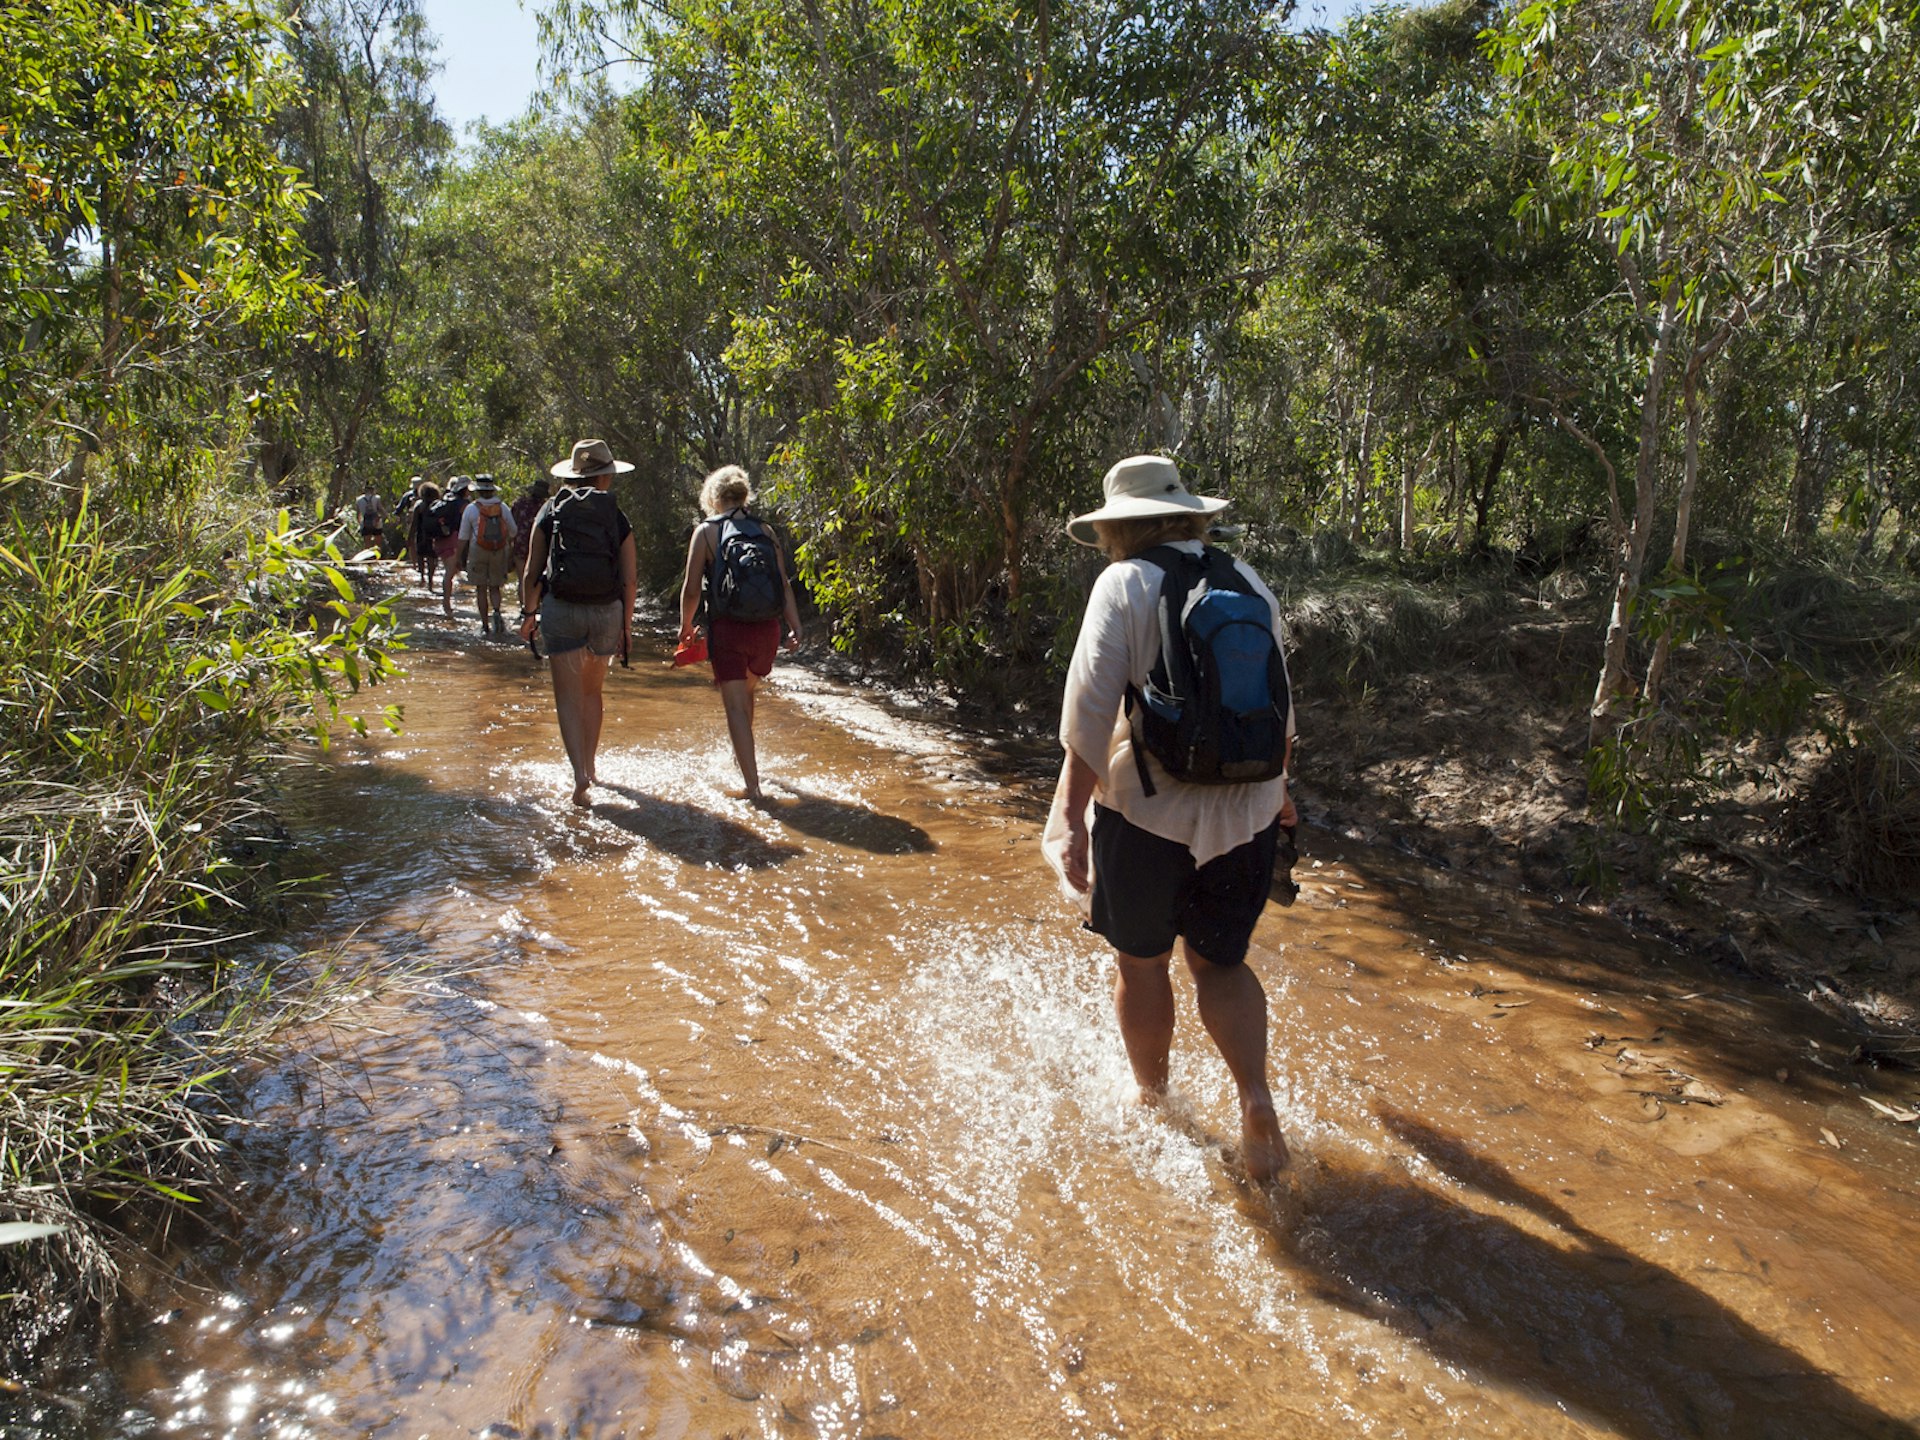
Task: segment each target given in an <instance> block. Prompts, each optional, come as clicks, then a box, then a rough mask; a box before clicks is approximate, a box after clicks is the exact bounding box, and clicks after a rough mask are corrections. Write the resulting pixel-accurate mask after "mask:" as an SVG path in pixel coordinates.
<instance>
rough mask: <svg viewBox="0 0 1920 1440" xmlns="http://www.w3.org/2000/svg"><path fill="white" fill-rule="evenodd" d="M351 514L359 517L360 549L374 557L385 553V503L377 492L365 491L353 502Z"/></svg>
mask: <svg viewBox="0 0 1920 1440" xmlns="http://www.w3.org/2000/svg"><path fill="white" fill-rule="evenodd" d="M353 513H354V514H356V515H358V516H359V517H360V548H361V549H362V550H371V551H373V552H374V554H376V555H382V556H384V554H385V553H386V525H387V502H386V498H385V497H384V496H382V495H381V494H380V493H379V492H378V491H377V490H366V491H363V492H362V493H361V495H360V498H359V499H357V500H355V501H354V502H353Z"/></svg>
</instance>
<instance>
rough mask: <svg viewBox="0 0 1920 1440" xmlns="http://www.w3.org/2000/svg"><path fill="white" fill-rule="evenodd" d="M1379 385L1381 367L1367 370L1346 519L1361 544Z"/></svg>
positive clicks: (1351, 534) (1349, 532)
mask: <svg viewBox="0 0 1920 1440" xmlns="http://www.w3.org/2000/svg"><path fill="white" fill-rule="evenodd" d="M1379 388H1380V371H1379V368H1378V367H1377V366H1376V367H1374V368H1373V369H1370V370H1368V371H1367V399H1366V404H1365V407H1364V408H1363V409H1362V410H1361V412H1360V453H1359V454H1358V456H1356V457H1355V460H1354V466H1353V494H1352V500H1353V510H1352V512H1351V514H1350V515H1349V517H1348V521H1347V537H1348V538H1349V539H1350V540H1352V541H1353V543H1354V544H1356V545H1359V544H1361V543H1362V542H1363V541H1364V540H1365V539H1366V529H1367V487H1368V485H1369V484H1371V483H1372V480H1373V420H1374V408H1375V407H1374V399H1375V398H1376V393H1377V392H1378V390H1379Z"/></svg>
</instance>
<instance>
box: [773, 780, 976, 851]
mask: <svg viewBox="0 0 1920 1440" xmlns="http://www.w3.org/2000/svg"><path fill="white" fill-rule="evenodd" d="M783 788H784V789H785V790H787V792H788V793H789V794H791V795H792V796H793V798H792V799H791V800H772V801H770V802H769V803H768V805H767V807H766V810H767V813H768V814H769V815H771V816H773V818H774V819H776V820H778V821H779V822H780V823H781V824H782V825H785V826H786V827H787V828H788V829H790V830H798V831H799V832H800V833H801V834H802V835H811V836H812V837H813V838H814V839H816V840H826V841H828V842H830V843H832V844H835V845H849V846H852V847H853V848H854V849H856V850H867V851H870V852H872V853H873V854H875V855H930V854H932V853H933V852H934V851H936V850H938V849H939V848H940V847H939V846H938V845H936V844H935V843H934V840H933V837H932V836H931V835H929V834H927V832H926V831H924V830H922V829H921V828H920V827H919V826H918V825H915V824H914V823H913V822H912V821H910V820H902V819H900V818H899V817H898V816H895V815H882V814H881V813H880V812H879V811H877V810H871V809H868V808H867V807H866V806H865V805H854V804H850V803H849V802H847V801H844V800H833V799H829V798H828V797H827V796H825V795H815V794H812V793H810V792H808V791H805V790H797V789H794V788H793V787H792V786H784V787H783Z"/></svg>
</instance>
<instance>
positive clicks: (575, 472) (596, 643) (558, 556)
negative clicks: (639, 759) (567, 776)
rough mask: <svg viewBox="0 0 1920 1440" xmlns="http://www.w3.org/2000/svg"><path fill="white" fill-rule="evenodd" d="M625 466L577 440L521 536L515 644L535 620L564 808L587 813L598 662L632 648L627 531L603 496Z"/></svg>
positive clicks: (603, 672)
mask: <svg viewBox="0 0 1920 1440" xmlns="http://www.w3.org/2000/svg"><path fill="white" fill-rule="evenodd" d="M631 469H633V466H632V465H630V464H628V463H627V462H626V461H625V460H616V459H614V458H613V450H612V449H611V448H610V447H609V446H608V444H607V442H606V441H604V440H582V441H580V442H578V443H577V444H576V445H575V446H574V447H573V454H572V455H571V456H570V457H569V458H568V459H565V460H562V461H561V462H560V463H559V464H557V465H555V466H554V467H553V477H554V478H555V479H556V480H558V481H560V482H561V484H560V489H559V490H558V492H556V493H555V495H554V496H553V498H552V499H551V500H549V501H547V503H546V504H544V505H542V506H541V507H540V509H539V511H538V512H537V513H536V514H535V515H534V519H533V524H532V525H531V526H530V527H529V528H530V529H531V530H532V532H533V539H532V542H531V543H530V545H529V546H528V548H527V568H526V573H525V574H524V575H523V576H522V577H521V581H520V638H521V639H522V640H532V639H533V633H534V626H535V623H536V621H537V622H538V625H539V630H540V638H541V641H542V643H544V644H545V646H546V649H547V654H548V655H549V656H550V657H551V660H552V666H553V708H554V711H555V713H556V714H557V716H558V718H559V722H560V739H561V741H562V742H563V743H564V744H565V745H566V747H567V759H568V760H569V761H570V762H572V765H573V803H574V804H576V805H589V804H591V803H592V801H591V799H590V798H589V796H588V792H589V790H590V789H591V788H592V787H593V786H594V785H595V784H596V783H598V782H597V778H596V776H595V774H594V761H595V757H596V756H597V755H598V753H599V750H600V721H601V716H602V713H603V710H604V703H603V699H602V694H601V691H602V687H604V686H605V684H606V680H607V662H608V661H610V660H611V659H612V658H613V657H614V656H615V655H619V656H620V657H621V658H622V659H624V658H625V657H626V654H627V650H628V648H629V646H630V645H631V643H632V636H633V602H634V596H635V594H636V592H637V590H638V588H639V578H638V576H639V572H638V568H637V565H636V562H635V558H634V547H633V526H632V525H630V524H628V523H627V517H626V516H625V515H623V514H622V513H621V512H620V507H619V506H618V505H616V504H615V503H614V499H613V496H612V495H610V494H608V493H607V486H608V485H610V484H612V483H613V477H614V476H615V475H624V474H626V473H627V472H628V471H629V470H631Z"/></svg>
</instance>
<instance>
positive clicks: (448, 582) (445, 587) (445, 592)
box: [440, 565, 453, 615]
mask: <svg viewBox="0 0 1920 1440" xmlns="http://www.w3.org/2000/svg"><path fill="white" fill-rule="evenodd" d="M440 608H441V609H442V610H444V611H446V612H447V614H449V615H451V614H453V566H451V565H449V566H447V568H446V571H445V573H444V576H443V578H442V579H441V581H440Z"/></svg>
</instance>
